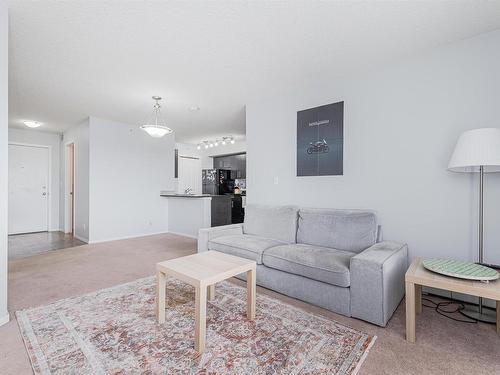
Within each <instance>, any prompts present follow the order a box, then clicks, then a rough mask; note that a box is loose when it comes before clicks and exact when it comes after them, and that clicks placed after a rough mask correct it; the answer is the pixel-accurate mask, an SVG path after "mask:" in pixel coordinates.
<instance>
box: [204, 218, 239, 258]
mask: <svg viewBox="0 0 500 375" xmlns="http://www.w3.org/2000/svg"><path fill="white" fill-rule="evenodd" d="M233 234H243V224H230V225H222V226H220V227H212V228H202V229H200V230H198V252H199V253H201V252H202V251H207V250H208V241H210V240H213V239H214V238H217V237H222V236H230V235H233Z"/></svg>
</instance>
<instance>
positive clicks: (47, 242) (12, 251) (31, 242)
mask: <svg viewBox="0 0 500 375" xmlns="http://www.w3.org/2000/svg"><path fill="white" fill-rule="evenodd" d="M81 245H85V242H83V241H80V240H79V239H77V238H75V237H73V235H71V234H66V233H63V232H37V233H25V234H13V235H10V236H9V248H8V249H9V260H14V259H19V258H24V257H28V256H32V255H37V254H41V253H45V252H47V251H52V250H59V249H66V248H69V247H75V246H81Z"/></svg>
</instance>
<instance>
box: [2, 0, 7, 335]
mask: <svg viewBox="0 0 500 375" xmlns="http://www.w3.org/2000/svg"><path fill="white" fill-rule="evenodd" d="M8 21H9V20H8V11H7V2H5V1H1V2H0V325H2V324H5V323H7V322H8V321H9V314H8V312H7V222H8V219H7V218H8V216H7V199H8V185H7V184H8V182H7V178H8V176H9V170H8V168H9V167H8V153H9V152H8V150H9V148H8V131H7V129H8V123H9V113H8V111H9V105H8V101H9V90H8V87H9V86H8V84H9V77H8V66H9V61H8V51H9V49H8V45H9V22H8Z"/></svg>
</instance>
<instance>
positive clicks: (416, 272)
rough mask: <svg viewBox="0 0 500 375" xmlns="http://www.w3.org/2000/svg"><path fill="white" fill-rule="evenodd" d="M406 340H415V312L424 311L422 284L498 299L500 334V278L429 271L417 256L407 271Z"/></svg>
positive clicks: (499, 330)
mask: <svg viewBox="0 0 500 375" xmlns="http://www.w3.org/2000/svg"><path fill="white" fill-rule="evenodd" d="M405 284H406V340H407V341H409V342H415V340H416V336H415V313H417V314H419V313H421V312H422V286H427V287H432V288H438V289H444V290H449V291H452V292H457V293H463V294H469V295H472V296H476V297H483V298H490V299H492V300H495V301H497V334H499V335H500V313H499V312H500V280H495V281H490V282H489V283H484V282H481V281H473V280H464V279H457V278H454V277H449V276H444V275H440V274H437V273H434V272H431V271H428V270H426V269H425V268H424V266H423V265H422V258H415V260H413V262H412V263H411V265H410V268H408V271H406V275H405Z"/></svg>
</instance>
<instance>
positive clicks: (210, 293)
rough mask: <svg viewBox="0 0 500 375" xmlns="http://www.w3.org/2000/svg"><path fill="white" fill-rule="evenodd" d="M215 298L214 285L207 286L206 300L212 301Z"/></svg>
mask: <svg viewBox="0 0 500 375" xmlns="http://www.w3.org/2000/svg"><path fill="white" fill-rule="evenodd" d="M214 298H215V284H212V285H209V286H208V300H209V301H212V300H213V299H214Z"/></svg>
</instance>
